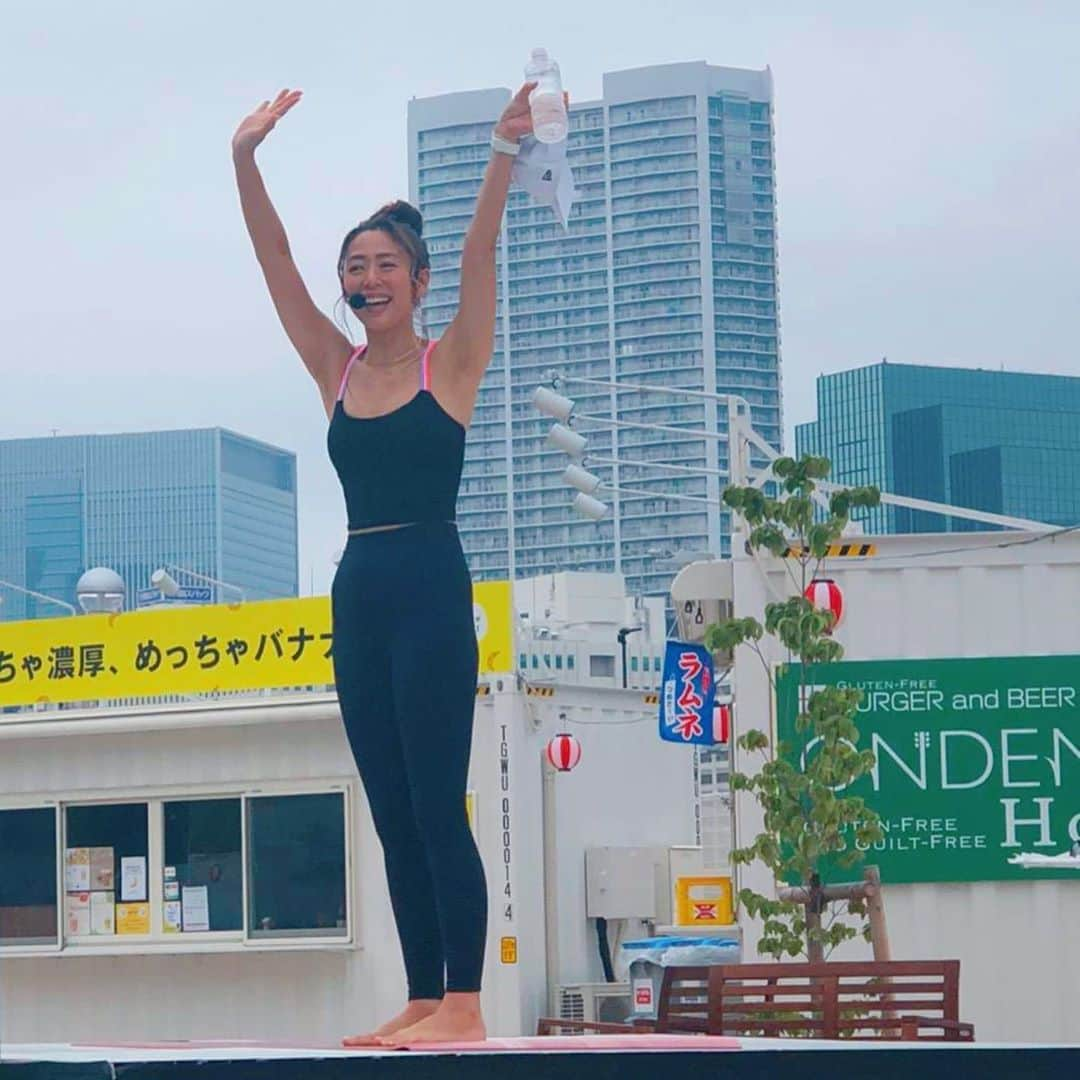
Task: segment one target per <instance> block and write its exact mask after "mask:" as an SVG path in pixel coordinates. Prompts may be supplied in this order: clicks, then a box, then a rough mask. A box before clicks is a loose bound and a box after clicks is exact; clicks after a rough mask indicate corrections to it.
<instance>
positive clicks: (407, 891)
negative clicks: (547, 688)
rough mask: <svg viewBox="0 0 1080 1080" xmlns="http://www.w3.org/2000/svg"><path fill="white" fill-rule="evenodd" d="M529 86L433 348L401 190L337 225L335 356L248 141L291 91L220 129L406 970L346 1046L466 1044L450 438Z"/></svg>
mask: <svg viewBox="0 0 1080 1080" xmlns="http://www.w3.org/2000/svg"><path fill="white" fill-rule="evenodd" d="M533 85H534V84H532V83H528V84H526V85H525V86H523V87H522V88H521V90H520V91H519V92H518V93H517V95H516V96H515V97H514V98H513V100H512V101H511V102H510V104H509V105H508V106H507V108H506V110H505V112H504V113H503V115H502V117H501V118H500V120H499V121H498V123H497V124H496V125H495V131H494V134H493V136H492V156H491V160H490V162H489V163H488V166H487V171H486V173H485V175H484V181H483V185H482V186H481V188H480V194H479V197H478V198H477V203H476V211H475V214H474V216H473V220H472V222H471V224H470V226H469V229H468V232H467V234H466V236H465V243H464V249H463V251H462V256H461V295H460V306H459V309H458V313H457V315H456V317H455V318H454V320H453V322H452V323H451V324H450V326H449V328H448V329H447V331H446V333H445V334H444V335H443V337H442V338H441V339H440V340H439V341H437V342H436V341H424V340H421V339H420V338H418V337H417V334H416V332H415V330H414V322H415V320H414V313H415V311H416V308H417V306H418V305H419V303H420V301H421V299H422V298H423V296H424V294H425V292H426V291H427V288H428V284H429V281H430V276H431V270H430V260H429V258H428V251H427V245H426V244H425V243H424V240H423V237H422V232H423V221H422V218H421V216H420V214H419V212H418V211H417V210H415V209H414V208H413V207H411V206H409V205H408V203H403V202H395V203H391V204H389V205H387V206H385V207H383V208H382V209H381V210H379V211H377V212H376V213H375V214H373V215H372V216H371V217H369V218H367V219H366V220H365V221H362V222H361V223H360V224H359V225H357V226H356V227H355V228H353V229H351V230H350V231H349V233H348V234H347V235H346V237H345V239H344V241H343V243H342V245H341V251H340V253H339V255H338V264H337V270H338V279H339V281H340V283H341V292H342V296H343V297H344V298H345V299H346V300H347V301H348V302H349V303H350V304H351V305H352V306H353V307H354V308H356V309H357V311H358V317H359V319H360V321H361V322H362V323H363V324H364V330H365V333H366V337H367V343H366V345H364V346H362V347H361V348H358V349H354V348H353V346H352V345H351V343H350V342H349V341H348V340H347V339H346V338H345V336H344V335H343V334H342V333H341V331H340V330H339V329H338V328H337V327H336V326H335V325H334V324H333V322H331V320H330V319H329V318H327V317H326V316H325V315H324V314H323V313H322V312H321V311H320V310H319V309H318V308H317V307H316V306H315V304H314V302H313V301H312V299H311V297H310V295H309V294H308V291H307V288H306V287H305V285H304V282H303V280H302V279H301V277H300V274H299V272H298V271H297V268H296V265H295V264H294V262H293V259H292V255H291V253H290V250H289V244H288V240H287V238H286V235H285V230H284V228H283V227H282V225H281V221H280V219H279V218H278V216H277V213H276V212H275V210H274V207H273V205H272V204H271V202H270V199H269V197H268V195H267V193H266V188H265V187H264V186H263V181H262V178H261V176H260V174H259V170H258V167H257V166H256V164H255V149H256V147H257V146H258V145H259V144H260V143H261V142H262V140H263V139H264V138H265V137H266V136H267V134H269V132H270V131H271V129H272V128H273V127H274V125H275V124H276V123H277V121H278V120H280V119H281V118H282V117H283V116H284V115H285V114H286V113H287V112H289V110H290V109H292V108H293V106H295V105H296V103H297V102H298V101H299V100H300V96H301V92H300V91H299V90H283V91H282V92H281V93H280V94H278V96H277V97H276V98H275V99H274V100H273V101H264V102H263V103H262V104H261V105H260V106H259V107H258V108H257V109H256V110H255V111H254V112H253V113H252V114H251V115H250V116H248V117H246V118H245V119H244V120H243V121H242V122H241V124H240V126H239V128H238V129H237V131H236V134H235V135H234V136H233V142H232V147H233V160H234V163H235V166H236V180H237V185H238V187H239V190H240V203H241V207H242V209H243V213H244V221H245V222H246V224H247V228H248V232H249V234H250V236H251V241H252V244H253V245H254V247H255V255H256V257H257V259H258V261H259V265H260V266H261V267H262V271H263V275H264V277H265V278H266V284H267V286H268V288H269V290H270V296H271V298H272V300H273V302H274V306H275V308H276V309H277V313H278V315H279V317H280V318H281V322H282V324H283V326H284V328H285V332H286V334H287V335H288V337H289V340H290V341H291V342H292V344H293V346H294V347H295V348H296V351H297V352H298V353H299V354H300V358H301V359H302V360H303V362H304V364H305V366H306V367H307V369H308V371H309V372H310V373H311V376H312V378H314V380H315V383H316V385H317V386H318V388H319V393H320V394H321V396H322V403H323V408H324V410H325V413H326V416H327V418H328V420H329V422H330V427H329V434H328V448H329V453H330V457H331V460H332V461H333V464H334V467H335V468H336V470H337V472H338V475H339V477H340V479H341V483H342V487H343V490H344V495H345V503H346V507H347V511H348V522H349V538H348V542H347V544H346V547H345V551H344V554H343V556H342V558H341V562H340V563H339V565H338V569H337V572H336V575H335V577H334V582H333V587H332V590H331V600H332V607H333V631H334V647H333V659H334V673H335V680H336V683H337V690H338V697H339V700H340V704H341V712H342V717H343V719H344V722H345V730H346V733H347V735H348V739H349V744H350V746H351V748H352V752H353V755H354V757H355V759H356V764H357V767H358V769H359V772H360V776H361V779H362V782H363V785H364V789H365V791H366V793H367V797H368V802H369V804H370V806H371V813H372V817H373V819H374V822H375V827H376V830H377V832H378V835H379V839H380V842H381V843H382V846H383V853H384V857H385V863H386V876H387V882H388V885H389V889H390V899H391V903H392V906H393V910H394V917H395V921H396V924H397V929H398V935H399V937H400V939H401V949H402V954H403V957H404V962H405V971H406V975H407V978H408V988H409V993H408V1002H407V1004H406V1006H405V1008H404V1009H403V1010H402V1011H401V1012H400V1013H399V1014H398V1015H397V1016H395V1017H394V1018H393V1019H391V1020H389V1021H388V1022H387V1023H385V1024H383V1025H382V1027H380V1028H379V1029H378V1030H377V1031H375V1032H372V1033H370V1034H367V1035H359V1036H354V1037H351V1038H348V1039H346V1040H345V1045H347V1046H360V1045H379V1044H386V1043H404V1042H409V1043H415V1042H430V1041H472V1040H482V1039H484V1038H485V1028H484V1021H483V1017H482V1015H481V1012H480V980H481V972H482V969H483V962H484V944H485V939H486V932H487V891H486V886H485V881H484V870H483V866H482V864H481V862H480V856H479V854H478V852H477V850H476V844H475V842H474V840H473V836H472V832H471V830H470V828H469V825H468V820H467V817H466V813H465V788H466V782H467V773H468V765H469V750H470V743H471V737H472V722H473V708H474V705H475V695H476V680H477V645H476V636H475V630H474V626H473V615H472V583H471V580H470V577H469V571H468V568H467V566H466V564H465V558H464V555H463V553H462V549H461V544H460V541H459V538H458V534H457V529H456V526H455V524H454V513H455V502H456V499H457V493H458V486H459V483H460V479H461V469H462V463H463V458H464V448H465V431H466V428H467V427H468V425H469V420H470V418H471V416H472V412H473V407H474V405H475V402H476V395H477V391H478V389H479V386H480V380H481V379H482V377H483V375H484V371H485V369H486V368H487V366H488V363H489V361H490V359H491V352H492V344H493V338H494V329H495V246H496V241H497V238H498V233H499V226H500V223H501V221H502V215H503V208H504V207H505V205H506V196H507V190H508V188H509V185H510V170H511V166H512V164H513V156H514V154H516V152H517V144H518V142H519V140H520V139H521V138H522V136H524V135H526V134H528V133H529V132H530V131H531V130H532V121H531V119H530V116H529V103H528V94H529V91H530V90H531V89H532V87H533Z"/></svg>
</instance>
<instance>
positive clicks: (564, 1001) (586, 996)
mask: <svg viewBox="0 0 1080 1080" xmlns="http://www.w3.org/2000/svg"><path fill="white" fill-rule="evenodd" d="M633 1015H634V1006H633V1003H632V1002H631V1000H630V984H629V983H625V982H611V983H608V982H602V983H569V984H567V985H565V986H560V987H559V1019H560V1020H589V1021H592V1022H594V1023H595V1022H597V1021H599V1022H601V1023H605V1024H624V1023H626V1022H627V1020H629V1019H630V1018H631V1017H633Z"/></svg>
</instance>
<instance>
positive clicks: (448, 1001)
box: [379, 993, 487, 1046]
mask: <svg viewBox="0 0 1080 1080" xmlns="http://www.w3.org/2000/svg"><path fill="white" fill-rule="evenodd" d="M486 1038H487V1029H486V1028H485V1027H484V1018H483V1016H481V1014H480V995H479V994H465V993H451V994H447V995H446V997H445V998H443V1000H442V1004H441V1005H439V1007H438V1008H437V1009H436V1010H435V1011H434V1012H433V1013H432V1014H431V1015H430V1016H427V1017H425V1018H424V1019H422V1020H419V1021H417V1023H415V1024H413V1025H411V1026H410V1027H404V1028H400V1029H398V1030H397V1031H395V1032H392V1033H390V1034H389V1035H384V1036H382V1037H381V1038H380V1040H379V1042H380V1043H381V1044H382V1045H383V1046H406V1045H409V1046H411V1045H414V1044H416V1043H443V1042H445V1043H462V1042H483V1041H484V1040H485V1039H486Z"/></svg>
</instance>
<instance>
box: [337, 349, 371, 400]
mask: <svg viewBox="0 0 1080 1080" xmlns="http://www.w3.org/2000/svg"><path fill="white" fill-rule="evenodd" d="M366 348H367V346H366V345H361V346H359V348H356V349H354V350H353V354H352V356H350V357H349V362H348V363H347V364H346V365H345V373H344V374H343V375H342V376H341V385H340V386H339V387H338V392H337V399H338V401H341V399H342V398H344V397H345V384H346V383H347V382H348V381H349V372H350V371H352V366H353V364H354V363H355V361H356V358H357V357H358V356H362V355H363V353H364V350H365V349H366Z"/></svg>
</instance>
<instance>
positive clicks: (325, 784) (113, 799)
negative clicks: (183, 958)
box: [0, 777, 362, 960]
mask: <svg viewBox="0 0 1080 1080" xmlns="http://www.w3.org/2000/svg"><path fill="white" fill-rule="evenodd" d="M338 793H340V794H341V797H342V813H343V814H344V817H345V821H344V843H345V852H344V863H345V865H344V873H345V933H344V934H335V935H325V934H324V935H318V934H316V933H314V932H312V931H311V930H303V931H297V932H296V934H295V935H293V936H281V937H261V936H260V937H254V936H252V927H251V926H250V925H249V911H248V897H249V892H250V867H249V865H248V859H249V847H250V845H249V835H248V833H249V828H248V821H249V817H248V814H249V805H250V800H251V799H256V798H259V797H264V796H290V795H333V794H338ZM358 794H359V793H358V790H357V782H356V781H355V780H351V779H344V778H341V777H319V778H312V779H305V780H303V781H297V780H273V781H257V782H253V783H244V784H227V783H220V782H219V783H216V784H180V785H160V786H154V787H136V786H133V787H130V788H124V789H122V790H112V791H110V790H102V789H85V790H67V791H64V792H60V793H55V794H48V795H45V794H42V793H33V794H29V793H28V794H25V795H22V794H21V795H17V796H15V795H12V796H0V812H3V811H6V810H30V809H48V808H52V809H53V810H54V812H55V814H56V844H57V847H56V854H55V861H56V888H57V905H56V906H57V916H56V942H55V943H52V944H37V945H19V944H11V945H0V960H2V959H5V958H8V957H16V956H43V955H44V956H57V955H58V956H119V955H131V954H143V955H168V954H176V953H215V952H248V951H255V952H289V951H346V950H357V949H360V948H362V942H361V939H360V934H359V925H358V922H357V918H358V908H357V896H358V890H357V883H356V881H355V876H356V866H357V862H356V857H355V856H356V844H357V836H356V831H357V826H356V822H355V814H354V807H356V806H357V805H359V804H358V802H357V799H358ZM210 799H239V800H240V814H241V819H240V822H241V823H240V850H241V858H242V865H243V868H244V874H243V888H242V893H241V899H242V904H243V926H242V927H241V929H239V930H208V931H194V932H188V933H183V932H181V933H170V934H166V933H165V932H164V930H163V902H164V895H165V890H164V884H163V880H162V877H163V869H164V865H165V863H164V858H165V811H164V805H165V803H167V802H193V801H201V800H210ZM117 803H145V804H146V805H147V814H148V822H147V853H146V854H147V898H148V900H147V902H148V903H149V904H150V933H149V934H115V933H113V934H101V935H79V936H74V937H69V936H68V935H67V933H66V921H65V918H66V917H65V903H64V898H65V895H66V890H65V888H64V886H65V884H66V881H65V879H64V853H65V851H66V850H67V809H68V808H69V807H72V806H93V805H113V804H117ZM117 884H119V883H117ZM116 892H117V895H118V894H119V889H117V890H116Z"/></svg>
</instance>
